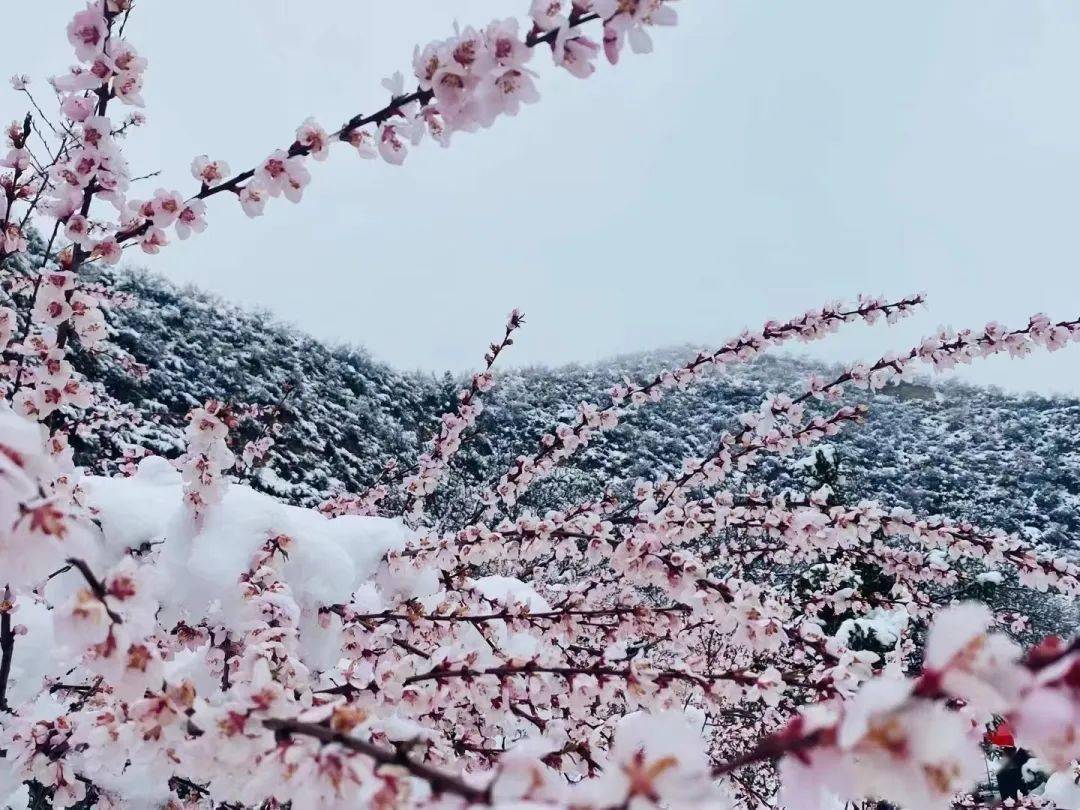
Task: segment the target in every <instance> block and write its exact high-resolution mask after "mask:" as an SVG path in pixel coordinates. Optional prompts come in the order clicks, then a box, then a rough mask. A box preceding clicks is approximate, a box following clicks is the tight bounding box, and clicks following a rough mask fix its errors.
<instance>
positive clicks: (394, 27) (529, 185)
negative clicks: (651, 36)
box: [0, 0, 1080, 393]
mask: <svg viewBox="0 0 1080 810" xmlns="http://www.w3.org/2000/svg"><path fill="white" fill-rule="evenodd" d="M7 5H10V6H11V7H10V8H5V10H4V14H5V21H6V22H7V26H6V28H7V30H8V31H18V32H19V35H18V36H16V37H6V41H5V45H4V48H3V51H2V56H0V60H2V62H3V69H4V72H5V75H7V74H11V73H15V72H20V73H28V74H30V75H31V76H32V77H34V79H35V80H36V84H37V86H38V89H39V90H42V89H44V77H45V76H47V75H49V74H54V73H57V72H59V71H60V70H62V69H64V68H65V67H66V66H67V65H68V64H69V63H70V62H71V55H70V48H69V46H68V45H67V42H66V38H65V36H64V30H63V29H64V25H65V23H66V21H67V19H68V18H69V17H70V15H71V13H72V12H73V10H74V9H75V8H76V7H77V5H78V4H77V3H74V2H67V0H48V2H45V1H44V0H39V1H38V2H29V3H8V4H7ZM527 6H528V2H527V0H398V1H397V2H392V3H389V2H373V1H371V0H320V2H319V3H310V2H301V0H213V2H210V0H185V2H162V0H142V2H140V3H139V4H138V8H137V10H136V12H135V14H134V15H133V16H132V19H131V22H130V24H129V27H128V36H129V38H130V39H131V41H132V42H133V43H134V44H135V45H136V46H137V47H138V48H139V50H140V51H141V52H142V53H143V54H145V55H146V56H147V57H148V58H149V59H150V70H149V73H148V75H147V89H146V92H145V96H146V99H147V109H146V113H147V115H148V117H149V126H148V127H147V128H146V129H145V130H143V131H141V132H139V133H137V134H136V135H135V137H133V138H132V139H131V140H130V143H129V147H128V148H129V154H130V155H131V157H132V162H133V168H134V170H135V172H136V173H137V174H142V173H144V172H148V171H153V170H157V169H160V170H162V177H161V181H160V182H161V184H162V185H166V186H168V187H176V188H180V189H182V190H184V191H185V192H188V191H190V190H192V188H193V181H192V180H191V177H190V175H189V173H188V165H189V163H190V161H191V158H192V157H193V156H194V155H196V154H200V153H208V154H210V155H211V156H212V157H220V158H224V159H226V160H228V161H229V162H230V163H231V164H232V166H233V168H234V169H240V168H246V167H247V166H248V165H250V164H252V163H254V162H255V161H257V160H258V159H260V158H261V157H263V156H265V155H266V154H268V153H269V152H270V151H272V150H273V149H274V148H276V147H279V146H285V145H287V144H288V142H289V141H290V140H291V138H292V134H293V131H294V130H295V127H296V125H297V124H298V123H299V122H300V121H302V120H303V119H304V118H306V117H307V116H309V115H314V116H315V117H316V118H318V119H319V120H320V121H321V122H323V123H324V124H325V125H326V126H327V128H328V129H331V128H335V127H336V126H337V125H338V124H340V122H341V121H343V120H345V119H346V118H348V117H349V116H351V115H352V114H353V113H355V112H357V111H359V110H366V111H370V110H373V109H375V108H377V107H379V106H381V105H382V103H384V102H385V93H384V92H383V90H382V88H381V87H380V80H381V79H382V78H384V77H385V76H387V75H389V74H390V73H392V72H393V71H394V70H397V69H400V70H402V71H405V72H408V70H409V67H410V64H411V55H412V50H413V46H414V45H415V44H416V43H423V42H427V41H428V40H430V39H433V38H440V37H444V36H446V35H448V34H449V33H450V32H451V31H452V27H453V23H454V20H455V19H457V20H459V21H460V22H461V23H462V24H469V23H473V24H478V25H479V24H483V23H486V22H487V21H489V20H491V19H493V18H494V17H499V16H510V15H515V14H516V15H519V16H521V15H523V14H524V12H525V11H526V10H527ZM678 8H679V13H680V15H681V18H682V22H681V24H680V26H679V27H677V28H674V29H664V30H661V31H659V32H658V34H657V35H656V37H655V40H656V52H655V53H653V54H651V55H648V56H633V55H631V54H627V56H626V58H625V59H624V61H623V62H622V63H621V64H620V65H619V66H618V67H617V68H611V67H609V66H607V65H606V64H605V65H603V66H601V68H600V70H599V71H598V72H597V74H596V75H595V76H594V77H593V78H592V79H589V80H587V81H581V80H577V79H574V78H573V77H570V76H569V75H567V74H564V73H561V72H559V73H556V72H555V71H554V70H553V69H552V68H551V66H550V60H549V59H547V58H546V57H545V58H542V59H538V60H536V61H535V66H536V67H537V69H538V70H539V71H540V73H541V78H540V81H539V84H540V91H541V94H542V99H541V101H540V103H539V104H537V105H535V106H532V107H529V108H526V109H525V110H524V111H523V113H522V114H521V115H520V116H519V117H518V118H516V119H505V120H502V121H500V122H498V124H496V126H495V128H493V129H491V130H488V131H484V132H480V133H478V134H474V135H461V136H458V137H457V139H456V140H455V142H454V143H453V144H452V146H451V147H450V148H449V149H445V150H444V149H441V148H439V147H438V146H437V145H435V144H433V143H425V144H424V145H423V146H422V147H421V148H420V149H419V150H417V151H415V152H414V153H413V154H412V155H411V156H410V157H409V159H408V161H407V162H406V164H405V166H404V167H401V168H397V167H391V166H387V165H384V164H381V163H379V162H368V161H361V160H359V159H357V158H356V157H355V155H354V154H352V153H351V150H349V149H347V148H340V149H338V150H337V152H336V154H335V155H334V156H333V157H332V158H331V160H330V161H328V162H327V163H326V164H314V165H313V174H314V180H313V183H312V185H311V187H310V188H309V189H308V191H307V192H306V195H305V199H304V202H303V203H302V204H300V205H298V206H293V205H291V204H289V203H287V202H285V201H283V200H282V201H277V202H276V203H274V204H272V205H270V206H268V209H267V214H266V216H264V217H263V218H262V219H260V220H254V221H249V220H247V218H246V217H244V216H243V215H242V213H241V212H240V210H239V207H238V206H237V205H236V204H235V202H234V201H233V200H232V199H223V198H217V199H216V200H214V201H212V204H211V211H210V227H209V229H208V230H207V232H206V233H205V234H203V235H202V236H200V237H198V238H195V239H192V240H190V241H189V242H187V243H177V244H176V245H174V246H170V247H169V248H167V249H166V250H165V251H163V252H162V253H161V255H159V256H157V257H150V258H148V259H147V260H146V264H147V266H149V267H152V268H154V269H156V270H158V271H160V272H162V273H164V274H165V275H167V276H168V277H170V278H172V279H174V280H177V281H181V282H192V283H195V284H197V285H199V286H201V287H203V288H206V289H209V290H212V291H214V292H216V293H219V294H220V295H222V296H223V297H225V298H227V299H229V300H232V301H235V302H239V303H242V304H246V305H251V306H262V307H266V308H268V309H270V310H271V311H273V312H274V313H275V314H276V315H277V316H278V317H280V318H281V319H283V320H286V321H289V322H293V323H295V324H297V325H298V326H300V327H301V328H303V329H305V330H308V331H310V332H312V333H314V334H315V335H317V336H319V337H322V338H328V339H331V340H335V341H347V342H352V343H358V344H361V345H364V346H366V347H367V348H368V349H369V350H370V351H371V352H372V353H373V354H374V355H375V356H376V357H378V358H381V359H384V360H387V361H389V362H391V363H393V364H396V365H398V366H402V367H420V368H426V369H446V368H452V369H465V368H468V367H470V366H472V365H474V364H475V363H476V362H477V361H478V359H479V357H480V355H482V354H483V351H484V347H485V345H486V343H487V342H488V340H490V339H491V338H492V337H494V336H495V335H496V334H497V333H498V331H499V330H500V328H501V324H502V321H503V318H504V316H505V314H506V312H508V311H509V310H510V309H511V308H512V307H514V306H519V307H521V308H522V309H524V310H525V311H526V313H527V315H528V316H529V322H528V325H527V327H526V330H525V331H524V332H523V334H522V337H521V339H520V341H519V342H518V345H517V346H515V347H514V350H513V351H514V354H513V360H514V362H516V363H518V364H523V363H563V362H571V361H590V360H594V359H598V358H600V357H603V356H606V355H610V354H614V353H618V352H622V351H627V350H633V349H644V348H655V347H658V346H663V345H670V344H678V343H699V344H714V343H717V342H720V341H723V340H725V339H726V338H728V337H729V336H731V335H734V334H736V333H737V332H738V331H739V330H741V329H742V328H743V327H744V326H760V324H761V323H762V322H763V321H764V320H765V319H766V318H769V317H776V318H787V317H790V316H792V315H795V314H797V313H799V312H801V311H803V310H805V309H807V308H809V307H811V306H816V305H819V304H821V303H823V302H825V301H827V300H830V299H834V298H838V297H853V296H854V295H855V294H857V293H858V292H861V291H865V292H870V293H885V294H887V295H889V296H893V297H899V296H902V295H904V294H906V293H908V292H911V291H917V290H923V291H925V292H927V293H928V294H929V299H930V308H929V309H928V311H927V312H926V313H925V314H922V315H920V316H918V317H917V318H915V319H913V320H912V321H910V322H908V324H906V325H903V326H898V327H893V328H891V329H890V328H888V327H884V326H879V327H874V328H873V329H868V328H866V327H857V326H856V327H849V330H848V331H847V332H845V333H844V335H843V336H842V337H838V338H836V339H833V340H830V341H828V342H827V343H825V344H821V345H820V348H818V349H816V350H815V353H816V354H817V355H818V356H823V357H826V358H828V359H833V360H843V359H852V360H853V359H874V358H876V357H877V356H878V355H880V354H881V353H882V352H883V351H884V350H887V349H890V348H895V349H900V348H906V347H907V346H909V345H910V344H911V343H912V342H913V341H914V340H915V339H917V338H918V337H919V336H920V335H921V334H923V333H924V332H928V331H932V330H933V329H934V328H935V327H936V326H937V325H939V324H942V323H947V324H949V325H952V326H955V327H962V326H974V327H977V326H981V325H982V324H983V323H985V322H986V321H987V320H990V319H996V320H1001V321H1003V322H1005V323H1008V324H1015V325H1019V326H1023V325H1025V324H1026V318H1027V316H1028V315H1029V314H1030V313H1032V312H1035V311H1040V310H1042V311H1046V312H1048V313H1049V314H1050V315H1051V316H1053V317H1055V318H1056V319H1061V318H1065V317H1074V316H1076V315H1077V314H1080V273H1078V258H1080V219H1078V217H1080V199H1078V197H1080V182H1078V181H1080V106H1078V105H1077V103H1076V80H1077V76H1080V5H1078V4H1073V3H1061V2H1057V0H1053V1H1048V2H1036V1H1034V0H1029V1H1028V2H1024V3H1016V2H1014V0H967V1H966V2H965V1H962V0H953V2H949V3H941V2H937V0H922V1H921V2H911V1H910V0H905V2H893V3H879V2H873V3H867V2H865V0H851V2H794V1H793V0H791V1H789V0H782V1H781V0H778V1H777V2H763V1H762V0H745V1H743V0H739V1H737V2H736V1H734V0H732V1H731V2H728V1H727V0H724V2H721V1H720V0H682V1H681V2H679V3H678ZM312 9H317V11H312ZM0 99H2V100H3V101H4V104H5V109H8V111H9V113H8V117H9V118H11V117H15V116H16V115H21V114H22V112H23V110H22V106H23V105H22V102H21V101H20V99H19V98H18V97H16V95H15V94H14V91H11V90H10V89H7V90H5V91H3V93H2V95H0ZM154 182H155V181H151V183H154ZM152 191H153V186H151V187H149V188H147V189H146V193H151V192H152ZM136 258H140V259H141V256H138V255H137V254H136ZM966 378H967V379H973V380H976V381H980V382H997V383H999V384H1002V385H1003V386H1004V387H1007V388H1010V389H1014V390H1016V389H1019V390H1029V389H1030V390H1036V391H1040V392H1052V391H1071V392H1074V393H1080V346H1074V347H1073V348H1071V350H1068V351H1066V352H1059V353H1058V354H1056V355H1053V356H1039V357H1036V358H1032V359H1029V360H1026V361H1023V362H1019V361H1014V362H1009V361H990V362H985V361H984V362H983V363H982V364H981V366H980V367H979V368H978V369H973V370H972V371H971V372H969V373H968V374H967V375H966Z"/></svg>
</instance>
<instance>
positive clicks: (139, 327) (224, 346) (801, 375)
mask: <svg viewBox="0 0 1080 810" xmlns="http://www.w3.org/2000/svg"><path fill="white" fill-rule="evenodd" d="M113 285H114V289H119V290H122V291H124V292H125V293H128V294H130V295H131V296H132V299H133V300H132V305H131V306H130V307H129V308H115V309H114V310H113V311H111V312H110V313H109V319H110V321H111V324H112V326H113V327H114V328H115V329H116V332H117V335H116V338H115V341H114V342H115V343H116V344H118V345H119V346H120V347H122V349H124V350H126V351H127V352H129V353H130V355H131V356H132V357H133V358H134V359H135V360H136V361H137V362H139V363H141V364H144V365H145V366H146V374H145V376H144V377H143V378H142V379H133V378H132V376H131V374H130V373H129V371H128V370H127V369H125V368H122V367H121V364H120V363H118V362H117V361H116V360H115V358H100V357H99V358H90V357H86V356H83V357H82V358H81V360H80V363H81V366H82V368H83V370H84V371H85V372H86V373H87V374H88V375H89V376H90V377H91V379H94V380H96V381H99V382H101V383H102V384H103V385H104V388H105V390H106V391H107V392H108V395H109V396H111V397H115V398H116V399H118V400H120V401H121V402H123V403H126V404H128V405H130V406H131V407H132V408H133V409H134V411H135V412H137V417H138V418H139V419H140V420H141V422H142V424H141V425H139V426H137V427H121V428H120V429H119V430H115V431H98V432H93V431H91V432H89V433H88V435H87V436H85V437H84V445H83V447H82V448H81V450H82V454H83V457H84V458H85V459H89V458H92V457H98V450H99V445H100V446H101V448H100V449H103V450H105V451H106V452H105V457H106V458H109V459H112V461H111V462H108V465H109V466H113V465H118V464H119V463H120V462H121V460H122V456H123V453H124V450H125V448H126V449H127V450H128V454H129V456H130V455H131V450H132V449H133V448H141V447H145V448H149V449H153V450H154V451H155V452H160V453H163V454H165V455H167V456H168V455H177V454H179V452H180V449H181V440H180V428H181V426H182V424H183V419H184V415H185V414H186V412H187V411H188V410H189V409H190V408H191V407H193V406H195V405H196V404H199V403H201V402H203V401H205V400H206V399H207V398H209V397H216V398H222V399H225V400H228V401H232V402H236V403H243V404H251V405H263V406H271V405H275V404H278V405H281V417H280V419H279V421H280V423H281V428H282V432H281V435H280V437H279V439H278V442H277V444H276V446H275V447H274V448H273V449H272V450H271V451H270V456H269V462H268V463H267V464H266V465H265V466H264V467H263V468H262V469H260V470H259V471H258V472H257V474H256V479H257V480H256V481H255V482H254V483H255V485H256V486H257V487H260V488H262V489H265V490H268V491H271V492H273V493H275V494H278V495H281V496H284V497H286V498H287V499H289V500H291V501H294V502H297V503H315V502H318V501H320V500H321V499H323V498H324V497H325V496H326V495H328V494H330V493H332V492H335V491H356V490H358V489H360V488H362V487H364V486H366V485H368V484H370V483H371V482H372V481H373V480H374V479H375V478H376V477H377V475H378V474H379V471H380V470H381V467H382V463H383V461H384V460H385V459H386V458H388V457H390V456H400V457H404V458H406V459H408V458H409V457H410V456H412V455H414V454H415V453H416V451H417V448H418V447H419V446H420V445H421V444H422V442H423V441H424V439H425V438H427V437H428V436H429V435H430V432H431V431H432V430H433V429H434V428H435V426H436V425H437V419H438V415H439V414H440V413H442V412H443V411H445V410H447V409H449V408H450V407H451V403H452V401H453V396H454V392H455V391H456V390H457V389H458V385H459V383H460V381H459V380H455V379H453V378H452V377H451V376H450V375H444V376H443V377H436V376H433V375H424V374H418V373H405V372H401V371H398V370H395V369H392V368H390V367H388V366H386V365H385V364H382V363H380V362H378V361H377V360H374V359H372V358H371V357H369V356H368V355H367V354H366V353H365V352H364V351H363V350H362V349H358V348H351V347H335V346H328V345H325V344H323V343H320V342H319V341H317V340H315V339H313V338H311V337H309V336H307V335H305V334H303V333H302V332H299V331H297V330H295V329H293V328H290V327H288V326H286V325H284V324H281V323H279V322H276V321H274V319H273V318H271V317H269V316H268V315H267V314H265V313H255V312H247V311H244V310H241V309H238V308H236V307H233V306H229V305H226V304H224V303H222V302H220V301H218V300H216V299H214V298H213V297H211V296H208V295H206V294H204V293H201V292H199V291H197V290H193V289H180V288H177V287H175V286H173V285H171V284H169V283H168V282H165V281H163V280H161V279H160V278H158V277H156V276H151V275H147V274H141V273H120V274H118V276H117V277H116V279H115V280H114V282H113ZM742 326H743V324H732V330H731V331H732V333H733V334H734V333H736V332H737V331H738V330H739V329H740V328H741V327H742ZM480 350H482V347H478V353H479V351H480ZM695 352H696V349H694V348H684V349H671V350H664V351H656V352H649V353H640V354H633V355H628V356H625V357H620V358H616V359H613V360H610V361H607V362H604V363H600V364H597V365H591V366H570V367H563V368H556V369H543V368H534V369H516V370H510V371H503V372H501V373H499V374H498V376H497V381H496V388H495V391H494V392H493V394H492V395H490V396H489V397H488V400H487V401H488V403H489V404H488V406H487V409H486V411H485V413H484V414H483V415H482V416H481V419H480V426H481V432H480V434H479V436H478V437H477V438H476V439H474V440H472V441H470V442H469V443H468V444H467V445H466V447H465V448H464V450H463V452H462V453H461V455H460V457H459V459H458V461H457V462H456V465H457V469H456V473H455V475H454V477H453V485H454V486H457V487H458V488H467V487H470V486H472V485H474V484H475V483H476V482H477V481H479V480H490V479H491V478H494V477H497V476H498V474H499V473H501V472H502V471H503V470H504V469H505V467H506V464H507V463H508V461H509V460H511V459H513V458H514V457H515V456H516V455H517V454H519V453H521V452H525V451H528V450H531V449H533V448H534V447H535V441H536V438H537V437H538V436H539V435H540V434H541V433H543V432H544V431H545V430H547V429H548V428H550V427H551V426H552V425H553V424H554V423H555V422H556V421H558V419H559V418H564V417H566V416H567V415H568V414H567V413H561V412H560V408H562V409H566V408H567V407H572V406H568V405H567V403H577V402H581V401H600V400H604V398H605V392H606V391H607V389H608V388H609V387H610V385H611V384H612V383H613V382H616V381H618V380H620V379H621V378H622V377H624V376H630V377H634V378H637V377H642V376H645V375H651V374H654V373H655V372H656V371H657V370H659V369H661V368H664V367H667V366H669V365H670V364H671V363H672V362H674V361H682V360H684V359H686V358H687V357H688V356H689V357H692V356H693V355H694V354H695ZM864 359H870V358H864ZM817 368H818V367H816V366H814V365H812V364H809V363H806V362H801V361H797V360H792V359H786V358H775V357H770V358H766V359H765V360H763V361H760V362H757V363H753V364H750V365H747V366H739V367H736V368H735V369H733V370H732V373H731V374H729V375H727V376H724V377H710V378H708V379H707V380H706V381H705V382H703V383H702V384H701V385H699V386H697V387H695V388H693V389H691V390H689V391H685V392H675V393H673V394H672V395H670V396H669V397H668V398H666V399H665V400H664V401H663V402H661V403H659V404H656V405H648V406H645V407H643V408H641V409H638V410H637V412H635V413H634V414H632V415H630V416H629V417H628V418H626V420H625V422H624V423H623V424H621V425H620V426H619V427H617V428H616V429H614V430H612V431H611V432H610V433H608V434H605V435H603V436H601V437H600V438H599V439H598V440H597V441H596V442H595V444H594V445H593V446H591V447H589V448H587V449H586V450H585V451H584V452H582V453H579V454H577V455H576V456H575V459H574V461H573V463H572V464H571V465H569V466H568V467H567V468H566V469H564V470H561V471H560V472H559V473H558V474H557V475H555V476H554V477H553V478H552V479H550V480H548V481H545V482H543V483H542V484H541V485H539V486H537V487H536V488H535V491H534V493H533V494H532V496H531V497H532V498H533V503H537V502H539V503H540V504H541V505H548V504H555V503H560V502H566V501H567V500H568V499H569V498H571V497H574V496H583V495H590V494H596V493H598V492H599V491H601V488H602V487H601V483H600V482H601V481H605V482H608V484H609V485H610V483H611V482H613V481H614V482H632V481H633V480H635V479H636V478H639V477H650V478H651V477H655V476H656V475H657V474H659V473H661V472H670V471H671V469H672V465H673V464H677V463H678V460H679V459H682V458H685V457H688V456H696V455H701V454H702V453H703V452H705V451H706V449H707V448H710V447H711V446H712V445H713V443H714V442H715V440H716V437H717V435H718V434H719V433H720V431H722V430H724V429H733V428H736V427H737V426H738V421H737V418H738V415H739V414H740V413H742V412H744V411H747V410H754V409H756V408H757V407H758V404H759V403H760V400H761V397H762V395H763V394H764V393H765V392H766V391H774V392H778V391H800V390H802V387H803V383H804V380H805V378H806V376H807V375H808V374H809V373H810V372H812V371H814V370H815V369H817ZM859 394H860V392H854V393H852V394H850V395H849V396H850V397H858V396H859ZM852 401H857V400H852ZM868 403H869V405H870V417H869V419H868V421H867V423H866V424H865V425H862V426H861V427H857V428H854V429H848V430H846V431H845V432H844V433H842V434H841V435H840V436H839V437H837V438H836V440H835V441H834V443H833V445H832V450H833V451H835V454H836V458H837V459H838V460H839V462H840V469H841V474H842V478H841V480H840V482H839V486H840V487H841V489H842V490H843V495H844V496H845V497H846V498H848V499H858V498H862V497H873V498H879V499H881V500H882V501H883V502H885V503H888V504H900V505H907V506H910V507H912V508H914V509H915V510H917V511H919V512H922V513H941V514H946V515H950V516H953V517H957V518H966V519H971V520H975V521H977V522H978V523H980V524H982V525H988V526H998V527H1001V528H1004V529H1007V530H1010V531H1015V530H1020V531H1023V532H1026V533H1028V534H1029V535H1030V536H1032V537H1033V538H1035V537H1038V538H1041V539H1042V540H1044V541H1046V542H1048V543H1050V544H1053V545H1055V546H1058V547H1075V548H1080V445H1078V442H1077V438H1076V435H1077V434H1076V431H1075V426H1076V425H1077V424H1080V401H1077V400H1074V399H1068V398H1062V397H1021V396H1012V395H1006V394H1002V393H1000V392H996V391H993V390H987V389H980V388H972V387H966V386H960V385H956V384H950V383H948V382H936V383H934V384H933V385H923V384H917V385H903V386H900V387H898V388H890V389H887V391H886V392H885V393H882V394H878V395H875V396H872V397H871V398H870V399H869V400H868ZM830 452H832V451H830ZM136 454H138V451H136ZM805 461H807V462H809V463H804V464H802V465H799V464H798V463H796V464H795V465H792V464H791V463H790V462H788V463H785V464H784V465H783V466H781V465H778V464H771V463H766V464H764V465H763V466H762V469H761V472H760V473H759V474H760V475H761V476H763V480H764V481H765V482H767V483H769V484H771V485H772V486H773V487H776V488H783V487H786V486H792V485H798V484H801V483H803V482H804V480H805V476H804V475H803V473H804V472H805V470H806V468H807V467H808V466H813V461H814V459H808V460H805ZM800 468H801V470H800Z"/></svg>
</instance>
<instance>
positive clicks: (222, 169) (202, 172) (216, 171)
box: [191, 155, 229, 186]
mask: <svg viewBox="0 0 1080 810" xmlns="http://www.w3.org/2000/svg"><path fill="white" fill-rule="evenodd" d="M191 174H192V176H193V177H194V178H195V179H196V180H198V181H199V182H200V183H202V184H203V185H204V186H215V185H217V184H218V183H221V182H222V181H223V180H225V178H226V177H228V176H229V164H228V163H226V162H225V161H224V160H210V158H208V157H207V156H206V155H199V156H198V157H196V158H195V159H194V160H192V161H191Z"/></svg>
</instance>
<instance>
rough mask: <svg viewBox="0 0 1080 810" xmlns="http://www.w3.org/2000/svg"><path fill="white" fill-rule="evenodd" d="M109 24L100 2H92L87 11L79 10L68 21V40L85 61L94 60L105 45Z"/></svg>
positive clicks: (79, 56) (78, 55)
mask: <svg viewBox="0 0 1080 810" xmlns="http://www.w3.org/2000/svg"><path fill="white" fill-rule="evenodd" d="M108 31H109V28H108V25H107V23H106V22H105V17H104V15H103V14H102V13H101V5H100V4H99V3H91V4H89V5H88V6H87V7H86V10H85V11H80V12H78V13H77V14H76V15H75V16H74V18H73V19H72V20H71V22H70V23H68V27H67V35H68V42H70V43H71V44H72V45H73V46H74V47H75V55H76V56H77V57H78V58H79V59H81V60H82V61H84V62H88V61H90V60H92V59H93V58H94V57H95V56H97V54H99V53H100V52H101V50H102V48H103V47H104V45H105V37H106V36H107V35H108Z"/></svg>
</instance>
